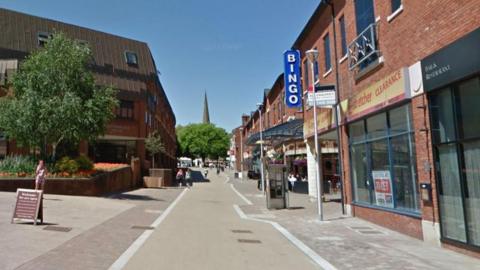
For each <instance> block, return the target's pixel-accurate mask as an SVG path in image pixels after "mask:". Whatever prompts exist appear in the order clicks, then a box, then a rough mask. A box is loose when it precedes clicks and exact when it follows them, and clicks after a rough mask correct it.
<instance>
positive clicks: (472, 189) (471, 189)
mask: <svg viewBox="0 0 480 270" xmlns="http://www.w3.org/2000/svg"><path fill="white" fill-rule="evenodd" d="M463 151H464V156H465V178H466V182H467V183H466V189H467V194H466V195H467V196H466V198H465V208H466V213H467V222H468V225H469V226H468V232H469V235H470V240H471V241H472V243H473V244H474V245H477V246H480V207H479V206H480V162H479V160H480V141H478V140H477V141H474V142H466V143H465V144H463Z"/></svg>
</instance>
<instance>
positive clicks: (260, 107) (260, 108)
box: [257, 103, 265, 193]
mask: <svg viewBox="0 0 480 270" xmlns="http://www.w3.org/2000/svg"><path fill="white" fill-rule="evenodd" d="M262 105H263V104H262V103H257V106H258V112H259V113H260V177H261V178H262V179H261V187H262V192H264V193H265V176H264V173H263V126H262Z"/></svg>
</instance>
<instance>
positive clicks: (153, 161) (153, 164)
mask: <svg viewBox="0 0 480 270" xmlns="http://www.w3.org/2000/svg"><path fill="white" fill-rule="evenodd" d="M152 168H153V169H155V154H153V155H152Z"/></svg>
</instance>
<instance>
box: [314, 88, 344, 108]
mask: <svg viewBox="0 0 480 270" xmlns="http://www.w3.org/2000/svg"><path fill="white" fill-rule="evenodd" d="M313 97H314V94H313V91H309V92H308V95H307V103H308V106H313V104H314V103H315V104H316V105H317V106H318V107H330V106H333V105H335V104H336V102H337V99H336V95H335V85H321V86H316V87H315V98H316V100H315V102H314V100H313Z"/></svg>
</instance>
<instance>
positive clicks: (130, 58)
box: [125, 51, 138, 66]
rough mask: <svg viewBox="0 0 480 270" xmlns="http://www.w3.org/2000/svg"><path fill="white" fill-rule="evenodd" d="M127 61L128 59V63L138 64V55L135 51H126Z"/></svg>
mask: <svg viewBox="0 0 480 270" xmlns="http://www.w3.org/2000/svg"><path fill="white" fill-rule="evenodd" d="M125 61H127V64H128V65H133V66H138V56H137V54H136V53H134V52H130V51H126V52H125Z"/></svg>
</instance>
